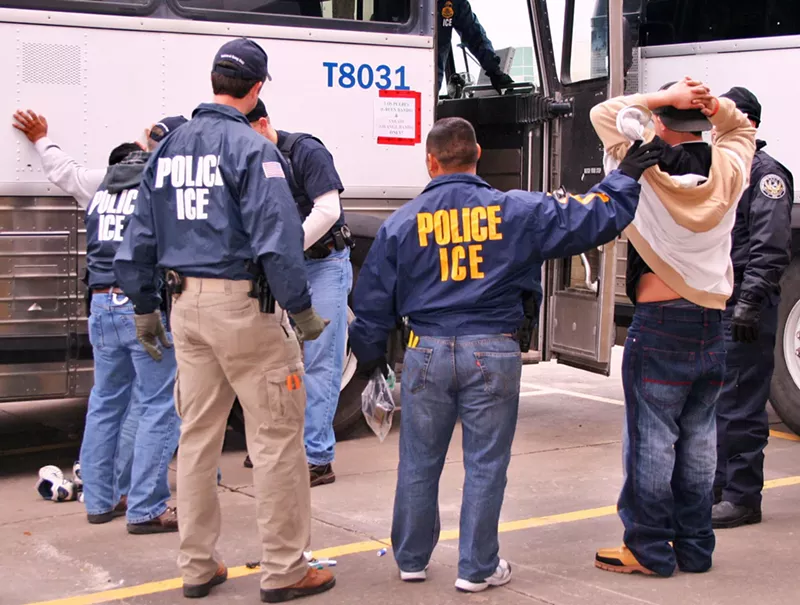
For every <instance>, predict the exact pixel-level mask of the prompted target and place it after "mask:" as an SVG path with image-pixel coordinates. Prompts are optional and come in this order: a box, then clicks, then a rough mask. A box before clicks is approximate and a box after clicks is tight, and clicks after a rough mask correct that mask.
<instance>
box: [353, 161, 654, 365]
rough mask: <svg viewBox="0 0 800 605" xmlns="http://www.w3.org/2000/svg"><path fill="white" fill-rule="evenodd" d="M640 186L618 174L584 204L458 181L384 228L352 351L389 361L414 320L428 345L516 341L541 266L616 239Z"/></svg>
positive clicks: (360, 289)
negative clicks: (446, 340)
mask: <svg viewBox="0 0 800 605" xmlns="http://www.w3.org/2000/svg"><path fill="white" fill-rule="evenodd" d="M639 192H640V186H639V183H638V182H636V181H634V180H633V179H631V178H630V177H628V176H625V175H624V174H622V173H621V172H619V171H618V170H617V171H614V172H612V173H611V174H609V175H608V176H607V177H606V178H605V179H604V180H603V181H602V182H600V183H599V184H598V185H597V186H595V187H593V188H592V190H591V191H590V192H589V193H588V194H587V195H584V196H577V195H569V196H567V197H564V198H561V199H558V198H556V197H554V196H553V195H550V194H545V193H531V192H527V191H509V192H506V193H503V192H501V191H498V190H496V189H493V188H492V187H490V186H489V185H488V184H487V183H486V182H485V181H484V180H482V179H481V178H479V177H477V176H474V175H470V174H452V175H447V176H440V177H437V178H435V179H433V180H432V181H431V182H430V183H429V184H428V186H427V187H426V188H425V191H423V193H422V194H421V195H420V196H419V197H417V198H416V199H415V200H413V201H411V202H409V203H408V204H406V205H405V206H403V207H402V208H400V209H399V210H397V211H396V212H395V213H394V214H392V215H391V216H390V217H389V218H388V219H386V222H384V223H383V225H382V226H381V228H380V229H379V230H378V234H377V235H376V237H375V241H374V243H373V244H372V247H371V248H370V250H369V254H367V259H366V261H365V263H364V266H363V267H361V271H360V272H359V275H358V282H357V283H356V287H355V290H354V292H353V300H354V308H353V311H354V312H355V315H356V319H355V321H354V322H353V323H352V324H351V325H350V346H351V347H352V349H353V351H354V353H355V355H356V357H357V358H358V359H359V360H360V361H362V362H367V361H370V360H373V359H377V358H378V357H380V356H381V355H384V354H385V351H386V341H387V338H388V335H389V332H390V331H391V330H392V329H393V328H394V327H395V326H396V325H397V322H398V320H399V319H400V318H401V317H408V321H409V324H410V326H411V327H412V328H413V330H414V331H415V332H417V333H418V334H421V335H426V336H448V337H451V336H462V335H474V334H501V333H513V332H515V331H516V330H517V329H518V328H519V327H520V325H521V324H522V320H523V310H522V295H523V292H524V291H534V290H538V291H539V292H541V271H542V262H543V261H545V260H547V259H552V258H562V257H568V256H572V255H575V254H579V253H581V252H585V251H586V250H589V249H590V248H592V247H594V246H598V245H600V244H604V243H606V242H609V241H611V240H613V239H614V238H615V237H617V235H619V233H620V232H621V231H622V230H623V229H624V228H625V227H626V226H627V225H628V224H629V223H630V222H631V221H632V220H633V216H634V214H635V212H636V206H637V205H638V203H639Z"/></svg>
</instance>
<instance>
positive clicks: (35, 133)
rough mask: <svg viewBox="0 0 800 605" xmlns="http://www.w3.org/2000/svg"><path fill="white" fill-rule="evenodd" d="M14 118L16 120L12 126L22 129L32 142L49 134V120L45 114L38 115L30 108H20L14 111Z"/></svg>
mask: <svg viewBox="0 0 800 605" xmlns="http://www.w3.org/2000/svg"><path fill="white" fill-rule="evenodd" d="M14 119H15V120H16V122H15V123H14V124H12V126H13V127H14V128H16V129H17V130H19V131H21V132H22V133H23V134H24V135H25V136H26V137H27V138H28V140H29V141H30V142H31V143H35V142H36V141H38V140H39V139H41V138H44V137H46V136H47V120H46V119H45V117H44V116H42V115H37V114H36V113H34V112H33V111H31V110H30V109H29V110H28V111H22V110H20V109H18V110H17V111H16V112H15V113H14Z"/></svg>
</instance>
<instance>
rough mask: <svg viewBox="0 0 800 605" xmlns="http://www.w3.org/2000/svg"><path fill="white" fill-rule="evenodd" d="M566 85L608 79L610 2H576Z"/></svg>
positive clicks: (595, 0)
mask: <svg viewBox="0 0 800 605" xmlns="http://www.w3.org/2000/svg"><path fill="white" fill-rule="evenodd" d="M567 69H568V70H569V71H568V72H567V73H566V74H562V77H563V80H564V81H565V82H581V81H583V80H591V79H594V78H605V77H606V76H608V0H576V2H575V13H574V15H573V18H572V36H571V41H570V53H569V65H568V66H567Z"/></svg>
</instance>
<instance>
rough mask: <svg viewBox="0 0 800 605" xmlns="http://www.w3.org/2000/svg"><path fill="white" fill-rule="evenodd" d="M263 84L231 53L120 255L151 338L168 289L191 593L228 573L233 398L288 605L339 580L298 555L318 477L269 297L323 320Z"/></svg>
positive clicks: (183, 543) (253, 58)
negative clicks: (226, 497) (253, 119)
mask: <svg viewBox="0 0 800 605" xmlns="http://www.w3.org/2000/svg"><path fill="white" fill-rule="evenodd" d="M268 77H269V73H268V71H267V55H266V53H265V52H264V50H263V49H262V48H261V47H260V46H258V45H257V44H256V43H255V42H253V41H252V40H247V39H242V38H240V39H237V40H233V41H231V42H228V43H227V44H225V45H223V46H222V48H220V50H219V51H218V53H217V55H216V57H215V58H214V62H213V65H212V73H211V83H212V87H213V90H214V103H204V104H202V105H200V106H199V107H198V108H197V109H196V110H195V111H194V113H193V118H192V120H191V121H190V122H189V123H188V124H186V125H185V126H182V127H181V128H180V129H179V130H178V131H177V132H175V133H173V134H172V135H171V136H170V137H168V138H167V140H166V141H165V142H164V144H163V145H162V146H161V147H160V148H159V149H158V150H157V151H156V153H155V154H154V157H153V158H152V160H151V161H150V163H149V164H148V167H147V169H146V170H145V174H144V177H143V179H142V184H141V187H140V189H139V200H138V203H137V206H136V210H135V211H134V213H133V214H132V215H131V217H130V222H129V224H128V227H127V228H126V230H125V236H124V239H123V242H122V245H121V246H120V249H119V251H118V253H117V256H116V259H115V261H114V270H115V273H116V275H117V278H118V280H119V283H120V285H121V287H122V289H123V290H124V291H125V293H126V294H127V295H128V296H129V297H130V298H131V300H132V301H133V304H134V309H135V312H136V315H135V320H136V332H137V335H138V337H139V339H140V340H141V341H143V342H145V343H153V344H154V343H155V342H156V340H157V339H158V338H159V337H160V336H161V335H163V333H164V327H163V325H162V323H161V318H160V316H159V315H158V313H157V312H156V309H157V308H158V305H159V302H160V301H159V295H158V292H159V287H158V285H157V281H158V268H163V269H165V270H167V279H168V281H169V283H170V284H171V290H172V293H173V300H174V305H173V308H172V315H171V322H172V327H173V335H174V340H175V351H176V357H177V360H178V377H177V380H176V385H175V405H176V407H177V409H178V413H179V415H180V416H181V420H182V425H181V437H180V445H179V448H178V523H179V531H180V538H181V540H180V555H179V557H178V564H179V566H180V568H181V572H182V575H183V594H184V596H185V597H190V598H195V597H204V596H207V595H208V594H209V593H210V592H211V589H212V588H213V587H214V586H216V585H218V584H221V583H222V582H224V581H225V580H226V579H227V575H228V572H227V568H226V567H225V564H224V563H223V561H222V558H221V555H220V554H219V553H218V552H216V549H215V547H216V544H217V540H218V538H219V533H220V525H221V515H220V503H219V497H218V494H217V491H216V480H215V479H216V471H217V466H218V462H219V458H220V454H221V451H222V443H223V440H224V437H225V429H226V425H227V419H228V415H229V414H230V410H231V407H232V405H233V401H234V398H235V397H236V396H238V398H239V401H240V402H241V404H242V409H243V410H244V414H245V424H246V428H247V431H246V432H247V446H248V452H249V454H250V456H251V458H252V460H253V465H254V469H253V482H254V486H255V493H256V500H257V503H258V526H259V533H260V535H261V543H262V560H261V569H262V571H263V576H262V578H261V600H262V601H264V602H268V603H273V602H282V601H287V600H290V599H294V598H297V597H303V596H307V595H312V594H317V593H320V592H324V591H326V590H329V589H331V588H333V586H334V584H335V579H334V577H333V574H331V573H330V571H328V570H317V569H314V568H309V566H308V563H307V562H306V559H305V557H304V555H303V551H304V550H305V549H306V548H307V547H308V544H309V542H310V525H311V498H310V488H309V484H308V481H305V480H303V481H300V480H298V478H299V477H306V476H307V473H308V467H307V465H306V457H305V451H304V448H303V414H304V408H305V399H306V398H305V388H304V386H303V365H302V361H301V358H300V347H299V345H298V342H297V338H295V336H294V334H293V333H292V330H291V328H289V327H288V321H283V320H284V316H283V312H282V311H280V310H279V309H277V308H276V307H275V305H274V302H275V301H277V303H278V304H280V307H281V309H286V310H287V311H288V312H289V314H290V316H291V317H292V319H293V321H294V325H295V330H296V331H297V334H298V336H299V338H300V339H301V340H313V339H315V338H317V337H319V335H320V334H321V333H322V331H323V329H324V327H325V322H324V320H323V319H322V318H321V317H320V316H319V315H318V314H317V313H316V311H314V309H313V307H312V306H311V296H310V293H309V288H308V278H307V275H306V268H305V263H304V259H303V245H302V241H303V229H302V226H301V223H300V217H299V216H298V213H297V207H296V206H295V203H294V200H293V199H292V194H291V191H290V189H289V185H288V184H287V182H286V178H285V170H286V169H285V164H284V161H283V158H282V157H281V154H280V152H279V151H278V150H277V149H276V148H275V146H274V145H272V143H270V142H269V141H267V140H266V139H264V137H262V136H260V135H258V134H257V133H256V132H255V131H254V130H253V129H252V128H250V124H249V123H248V121H247V118H246V117H245V114H247V113H249V112H250V111H252V110H253V108H254V107H255V106H256V101H257V100H258V95H259V92H260V91H261V88H262V86H263V84H264V81H265V80H266V79H267V78H268ZM251 293H252V296H251ZM273 297H274V298H273ZM279 311H280V312H279Z"/></svg>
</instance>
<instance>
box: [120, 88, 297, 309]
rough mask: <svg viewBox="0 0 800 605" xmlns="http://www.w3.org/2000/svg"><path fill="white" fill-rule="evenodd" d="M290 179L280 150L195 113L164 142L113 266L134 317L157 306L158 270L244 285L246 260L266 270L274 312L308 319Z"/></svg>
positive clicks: (203, 108) (231, 114)
mask: <svg viewBox="0 0 800 605" xmlns="http://www.w3.org/2000/svg"><path fill="white" fill-rule="evenodd" d="M287 169H288V168H287V166H286V162H285V160H284V159H283V157H282V156H281V153H280V152H279V151H278V148H277V147H275V145H273V144H272V143H270V142H269V141H267V140H266V139H265V138H264V137H262V136H261V135H259V134H258V133H256V132H255V131H254V130H253V129H252V128H250V124H249V123H248V122H247V118H245V116H244V115H242V114H241V113H240V112H239V111H238V110H236V109H233V108H232V107H228V106H225V105H216V104H208V103H204V104H202V105H200V106H199V107H198V108H197V109H196V110H195V111H194V114H193V116H192V120H190V121H189V122H188V123H187V124H184V125H183V126H181V127H180V128H179V129H177V130H175V131H174V132H173V133H172V134H170V135H169V136H168V137H167V138H166V139H164V141H163V142H162V143H161V145H160V146H159V147H158V149H157V150H156V151H155V153H153V155H152V156H151V158H150V161H149V163H148V164H147V168H146V169H145V173H144V176H143V178H142V183H141V186H140V188H139V197H138V200H137V203H136V210H135V211H134V213H133V214H132V215H131V217H130V221H129V224H128V226H127V227H126V229H125V234H124V236H123V241H122V245H121V246H120V248H119V250H118V251H117V256H116V258H115V259H114V272H115V274H116V276H117V283H118V284H119V286H120V287H121V288H122V289H123V291H124V292H125V294H126V295H127V296H128V297H129V298H130V299H131V300H132V301H133V303H134V307H135V309H136V312H137V313H149V312H151V311H154V310H155V309H157V308H158V306H159V303H160V296H159V284H158V280H157V275H158V270H157V267H160V268H164V269H175V270H176V271H178V272H179V273H181V274H182V275H185V276H191V277H209V278H223V279H232V280H247V279H251V277H252V276H251V275H250V273H248V271H247V263H248V261H251V260H252V261H257V262H258V263H260V265H261V266H262V267H263V270H264V273H265V275H266V277H267V281H268V282H269V286H270V289H271V290H272V294H273V295H274V296H275V299H276V300H277V301H278V304H280V306H281V307H283V308H284V309H286V310H288V311H289V312H290V313H297V312H299V311H302V310H305V309H308V308H309V307H310V306H311V297H310V294H309V288H308V279H307V276H306V269H305V262H304V257H303V227H302V225H301V222H300V217H299V215H298V213H297V207H296V206H295V203H294V200H293V199H292V193H291V191H290V190H289V185H288V183H287V182H286V178H285V175H286V171H287Z"/></svg>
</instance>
